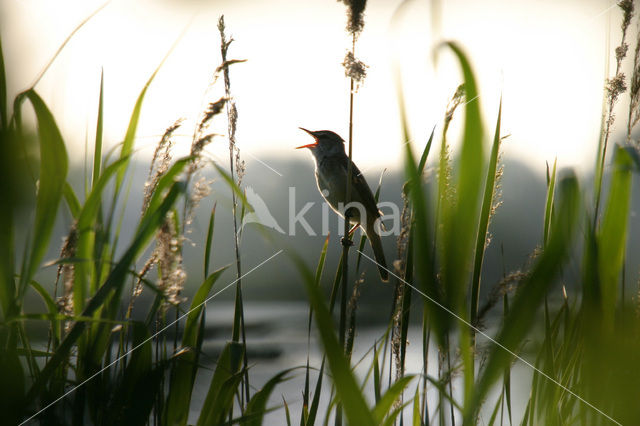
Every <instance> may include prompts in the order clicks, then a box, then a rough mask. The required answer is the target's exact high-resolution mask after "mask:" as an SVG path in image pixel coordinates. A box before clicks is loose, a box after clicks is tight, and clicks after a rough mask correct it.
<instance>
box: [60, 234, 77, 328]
mask: <svg viewBox="0 0 640 426" xmlns="http://www.w3.org/2000/svg"><path fill="white" fill-rule="evenodd" d="M77 247H78V229H77V224H76V223H74V224H73V225H72V226H71V229H70V230H69V234H68V235H67V236H66V238H65V239H64V243H63V244H62V249H61V250H60V258H61V259H67V260H70V259H71V258H72V257H74V256H75V254H76V248H77ZM61 277H62V283H63V286H64V289H63V290H64V292H63V294H62V296H60V297H58V298H56V305H57V306H58V312H59V313H61V314H63V315H69V316H70V315H73V313H74V312H73V282H74V280H75V267H74V264H73V263H68V262H65V263H62V264H60V265H59V266H58V271H57V274H56V282H55V289H54V297H55V296H56V294H57V291H58V282H59V281H60V278H61ZM70 327H71V322H70V321H65V324H64V330H65V332H66V331H69V328H70Z"/></svg>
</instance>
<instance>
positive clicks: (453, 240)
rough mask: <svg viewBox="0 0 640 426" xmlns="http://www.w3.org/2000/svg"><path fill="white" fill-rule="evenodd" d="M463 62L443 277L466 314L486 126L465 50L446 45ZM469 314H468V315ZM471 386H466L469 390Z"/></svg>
mask: <svg viewBox="0 0 640 426" xmlns="http://www.w3.org/2000/svg"><path fill="white" fill-rule="evenodd" d="M445 46H447V47H449V48H450V49H451V50H452V51H453V53H454V54H455V56H456V57H457V59H458V62H459V63H460V67H461V69H462V73H463V76H464V87H465V93H466V103H465V104H464V109H465V120H464V132H463V141H462V147H461V150H460V154H459V156H458V159H457V167H456V169H457V178H456V182H455V188H456V199H457V201H456V203H455V205H453V206H452V211H446V210H445V211H444V217H443V223H444V232H443V242H442V243H443V256H442V257H443V258H442V275H443V281H444V286H445V288H446V289H447V291H446V295H447V299H448V304H449V307H450V308H451V309H452V310H453V311H454V312H464V310H462V309H461V307H462V306H461V305H462V304H463V301H464V295H465V292H466V285H467V282H468V281H467V280H468V278H469V277H468V274H469V272H470V266H471V265H470V264H471V259H472V256H471V255H470V254H471V252H472V249H473V239H474V236H475V235H477V227H478V218H479V215H478V214H477V212H478V208H479V205H480V203H479V201H480V196H481V188H482V187H481V184H482V181H483V179H482V170H483V168H484V149H483V137H484V135H483V126H482V120H481V118H480V103H479V102H478V99H477V98H478V91H477V89H476V82H475V77H474V74H473V71H472V69H471V65H470V64H469V61H468V59H467V57H466V55H465V54H464V53H463V51H462V49H461V48H460V47H459V46H458V45H457V44H455V43H453V42H448V43H445ZM465 315H466V314H465ZM469 385H470V384H469V383H465V389H466V390H468V387H469Z"/></svg>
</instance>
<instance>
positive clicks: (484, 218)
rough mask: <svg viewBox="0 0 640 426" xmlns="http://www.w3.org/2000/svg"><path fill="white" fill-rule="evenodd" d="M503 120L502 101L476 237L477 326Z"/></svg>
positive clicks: (474, 294) (473, 318)
mask: <svg viewBox="0 0 640 426" xmlns="http://www.w3.org/2000/svg"><path fill="white" fill-rule="evenodd" d="M501 119H502V99H501V100H500V107H499V108H498V119H497V121H496V130H495V133H494V137H493V145H492V146H491V154H490V156H489V168H488V169H487V178H486V179H485V185H484V196H483V198H482V208H481V211H480V223H479V226H478V233H477V236H476V249H475V258H474V262H473V277H472V279H471V309H470V316H469V317H470V318H471V323H472V324H475V322H476V317H477V315H478V303H479V298H480V278H481V275H482V263H483V261H484V251H485V247H486V244H487V232H488V231H489V218H490V216H491V209H492V208H493V203H494V197H495V191H496V188H495V183H496V172H497V169H498V155H499V152H500V140H501V137H500V122H501Z"/></svg>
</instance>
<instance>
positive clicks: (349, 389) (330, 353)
mask: <svg viewBox="0 0 640 426" xmlns="http://www.w3.org/2000/svg"><path fill="white" fill-rule="evenodd" d="M291 258H292V259H293V261H294V262H295V264H296V266H297V267H298V270H299V271H300V273H301V275H302V278H303V281H304V283H305V286H306V288H307V293H308V295H309V302H310V303H311V306H312V307H313V309H314V311H315V312H316V324H317V329H318V332H319V334H320V338H321V340H322V343H323V345H324V348H325V352H326V356H327V359H328V361H329V369H330V370H331V373H332V377H333V381H334V384H335V387H336V392H337V396H338V398H339V399H340V401H341V402H342V407H343V409H344V412H345V414H346V416H347V419H348V421H349V424H352V425H362V426H366V425H374V424H376V423H375V421H374V418H373V415H372V413H371V411H369V408H368V407H367V403H366V401H365V398H364V395H363V394H362V392H361V391H360V388H359V387H358V384H357V383H356V380H355V377H354V376H353V373H352V372H351V369H350V367H349V363H348V361H347V359H346V357H345V355H344V354H343V351H342V346H341V345H340V343H339V342H338V338H337V337H336V335H335V334H334V331H333V330H334V329H335V328H334V325H333V321H332V319H331V314H330V313H329V309H328V308H327V306H326V304H325V303H324V301H323V300H322V293H321V292H320V289H318V288H317V287H316V285H315V282H314V277H313V275H312V274H311V271H309V269H308V268H307V266H306V265H305V264H304V262H303V261H302V260H301V259H300V258H298V257H297V256H296V255H295V254H293V253H292V254H291Z"/></svg>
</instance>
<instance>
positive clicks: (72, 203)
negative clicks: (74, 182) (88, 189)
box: [62, 182, 82, 219]
mask: <svg viewBox="0 0 640 426" xmlns="http://www.w3.org/2000/svg"><path fill="white" fill-rule="evenodd" d="M62 195H63V196H64V200H65V201H66V202H67V207H69V212H70V213H71V216H72V217H73V218H74V219H78V215H79V214H80V209H81V208H82V207H81V206H80V201H79V200H78V197H77V196H76V193H75V191H74V190H73V188H72V187H71V185H69V182H65V183H64V187H63V188H62Z"/></svg>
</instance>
